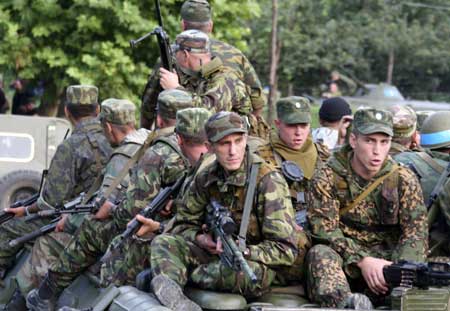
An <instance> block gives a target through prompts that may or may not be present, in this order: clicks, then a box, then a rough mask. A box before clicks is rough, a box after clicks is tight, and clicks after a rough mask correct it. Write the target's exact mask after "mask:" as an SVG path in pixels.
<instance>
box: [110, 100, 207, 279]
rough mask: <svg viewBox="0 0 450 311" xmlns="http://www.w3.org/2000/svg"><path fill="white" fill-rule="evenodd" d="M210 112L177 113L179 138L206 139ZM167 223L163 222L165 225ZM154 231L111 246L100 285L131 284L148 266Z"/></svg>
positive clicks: (193, 109) (202, 109) (186, 184)
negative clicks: (114, 246) (180, 136)
mask: <svg viewBox="0 0 450 311" xmlns="http://www.w3.org/2000/svg"><path fill="white" fill-rule="evenodd" d="M209 116H210V113H209V111H208V110H206V109H204V108H187V109H183V110H180V111H178V112H177V123H176V128H175V131H176V132H177V134H179V135H182V137H188V138H193V139H198V140H200V141H202V140H205V137H204V136H205V131H204V125H205V122H206V120H207V119H208V118H209ZM196 171H197V168H196V167H193V168H191V170H190V171H189V176H188V177H187V178H186V180H185V182H184V185H183V187H182V190H181V191H180V192H179V193H178V195H177V198H176V199H175V201H174V203H173V205H172V211H176V207H177V205H178V202H179V200H181V198H182V196H183V194H184V191H185V189H186V188H187V187H188V185H189V183H190V180H191V178H192V177H193V175H194V174H195V173H196ZM166 225H167V222H166V224H165V225H163V226H166ZM155 234H156V233H152V234H150V235H149V236H148V237H143V238H138V237H136V236H135V237H133V238H132V239H129V240H127V241H125V242H124V244H123V245H122V248H121V249H119V250H114V249H113V247H112V246H113V245H114V244H115V241H114V240H113V242H112V243H111V245H110V249H109V250H110V251H112V254H113V256H111V258H109V259H108V260H104V261H103V264H102V269H101V279H102V284H103V286H107V285H109V284H110V283H114V284H115V285H116V286H121V285H134V283H135V279H136V276H137V274H138V273H139V272H141V271H143V270H145V269H147V268H149V267H150V262H149V261H150V254H151V247H150V243H151V241H152V239H153V237H154V235H155Z"/></svg>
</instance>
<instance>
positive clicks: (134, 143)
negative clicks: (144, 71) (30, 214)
mask: <svg viewBox="0 0 450 311" xmlns="http://www.w3.org/2000/svg"><path fill="white" fill-rule="evenodd" d="M147 135H148V131H147V130H145V129H140V130H138V131H133V132H132V133H130V134H128V135H127V136H126V137H125V139H124V140H123V141H122V143H121V144H120V145H119V146H118V147H117V148H116V149H115V150H114V151H113V154H112V155H111V158H110V160H109V162H108V164H107V165H106V168H105V172H104V174H103V175H104V176H103V182H102V185H101V186H100V189H99V193H98V195H97V197H98V198H100V197H101V196H102V195H103V193H104V192H105V191H106V189H107V188H109V186H110V185H111V183H112V182H113V180H114V179H115V178H116V177H117V176H118V175H119V174H120V172H121V170H122V168H123V167H124V165H125V164H126V163H127V162H128V160H129V159H130V158H131V157H132V156H133V155H134V154H135V152H136V151H137V150H138V149H139V147H140V146H141V145H142V144H143V143H144V141H145V139H146V137H147ZM128 182H129V176H125V178H124V179H123V180H122V182H121V183H120V184H119V185H118V186H117V189H116V190H115V191H113V192H112V193H111V195H110V197H109V199H108V200H109V201H110V202H116V201H120V200H122V197H123V195H124V192H125V191H126V189H127V187H128ZM77 216H81V217H69V218H68V219H67V220H66V223H65V227H64V231H65V232H58V233H57V232H52V233H50V234H47V235H44V236H41V237H39V238H38V239H37V240H36V242H35V243H34V245H33V248H32V251H31V256H30V258H29V259H28V260H27V261H26V263H25V265H24V266H23V267H22V268H21V270H19V272H18V275H17V282H18V284H19V287H20V288H21V291H22V293H23V294H24V295H26V294H27V293H28V292H29V291H30V290H31V289H33V288H35V287H37V286H39V283H40V282H41V281H42V280H43V278H44V277H45V274H46V272H47V270H48V268H49V266H50V264H51V263H53V262H56V261H57V259H58V257H59V255H60V254H61V253H62V252H63V250H64V248H65V247H66V246H67V245H68V244H69V242H70V240H71V238H72V237H73V235H74V234H75V231H76V230H78V228H79V227H80V226H81V222H82V221H83V219H84V217H85V216H84V215H81V214H80V215H77Z"/></svg>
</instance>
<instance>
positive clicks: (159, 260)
mask: <svg viewBox="0 0 450 311" xmlns="http://www.w3.org/2000/svg"><path fill="white" fill-rule="evenodd" d="M205 130H206V134H207V137H208V141H209V144H208V145H209V147H208V148H209V150H210V152H211V153H213V154H215V155H216V160H215V161H214V162H212V163H211V164H209V165H207V166H206V167H205V168H204V169H202V170H201V171H200V172H199V174H198V175H196V176H195V177H194V180H193V181H192V183H191V184H190V187H189V189H188V190H187V192H186V194H185V195H184V197H183V202H182V204H180V205H179V206H178V209H177V213H176V215H175V224H174V229H173V231H172V234H163V235H159V236H157V237H156V238H155V239H154V240H153V243H152V254H151V266H152V270H153V275H154V278H153V279H152V282H151V287H152V290H153V292H154V293H155V295H156V296H157V297H158V299H159V301H160V302H161V303H162V304H163V305H165V306H167V307H169V308H170V309H173V310H201V309H200V308H199V307H198V306H197V305H196V304H195V303H194V302H192V301H190V300H188V299H187V298H186V297H184V295H183V294H182V288H183V287H184V286H185V285H186V283H187V281H188V279H189V280H190V281H192V282H193V283H194V284H196V285H197V286H199V287H200V288H203V289H210V290H221V291H233V292H239V293H242V294H245V295H259V294H261V293H262V292H264V291H265V290H267V289H268V287H269V286H270V284H272V283H274V282H276V280H275V279H276V277H277V273H276V270H277V268H279V267H281V266H287V265H291V264H292V263H293V262H294V258H295V256H296V254H297V247H296V245H297V241H295V235H294V221H295V220H294V212H293V209H292V203H291V201H290V200H289V192H288V187H287V185H286V182H285V181H284V179H283V177H282V176H281V174H280V173H278V171H277V170H276V169H275V168H273V167H272V166H270V165H269V164H267V163H265V162H264V161H263V160H262V159H261V158H259V157H258V156H256V155H255V154H250V153H248V152H246V151H245V150H246V142H247V129H246V126H245V124H244V122H243V120H242V118H241V117H239V115H237V114H236V113H233V112H219V113H217V114H215V115H213V116H212V117H211V118H210V119H209V120H208V121H207V123H206V125H205ZM255 165H256V167H257V166H258V165H259V166H260V167H259V170H258V173H257V174H256V175H254V176H257V178H256V181H255V182H254V183H252V181H251V180H249V179H248V176H249V172H248V171H249V170H251V171H253V169H254V167H255ZM248 184H250V185H248ZM252 184H253V189H254V190H256V193H257V194H256V196H255V197H254V199H251V200H250V201H249V202H250V204H249V205H247V206H246V207H244V193H245V192H246V188H250V187H252ZM247 186H248V187H247ZM247 191H248V189H247ZM212 199H214V200H216V201H217V202H219V203H220V204H221V205H223V206H225V207H226V208H227V209H228V211H229V212H230V213H231V217H232V218H233V219H234V220H235V221H236V223H237V225H239V223H240V222H241V220H242V217H243V209H250V210H249V212H250V216H249V218H246V219H248V220H249V223H248V233H246V234H245V235H246V236H247V242H248V244H247V247H246V249H245V250H244V251H243V254H244V256H245V258H246V259H247V262H248V264H249V266H250V267H251V268H252V269H253V271H254V273H255V275H256V277H257V281H256V283H253V282H252V281H251V280H250V278H249V277H248V276H247V275H242V273H239V272H236V271H234V270H232V269H230V268H228V267H227V266H226V265H224V264H223V263H222V262H221V261H220V259H219V257H218V256H217V254H219V253H220V252H221V251H222V250H221V242H219V241H220V240H219V241H217V243H216V242H215V241H214V239H213V237H212V235H211V233H208V232H207V231H205V229H206V228H205V226H204V225H205V218H206V217H207V214H208V210H209V204H210V202H211V200H212ZM245 201H247V200H245ZM253 202H254V203H253ZM245 235H244V237H245ZM188 271H189V272H188Z"/></svg>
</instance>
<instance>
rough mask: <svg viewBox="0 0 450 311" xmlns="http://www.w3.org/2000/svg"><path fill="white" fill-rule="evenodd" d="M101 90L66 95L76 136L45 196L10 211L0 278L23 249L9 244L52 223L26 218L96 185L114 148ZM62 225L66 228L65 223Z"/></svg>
mask: <svg viewBox="0 0 450 311" xmlns="http://www.w3.org/2000/svg"><path fill="white" fill-rule="evenodd" d="M97 97H98V89H97V88H96V87H95V86H89V85H72V86H69V87H68V88H67V91H66V106H65V107H64V111H65V114H66V117H67V118H68V119H69V120H70V122H71V123H72V125H73V126H74V128H75V129H74V131H73V133H72V135H71V136H70V137H69V138H68V139H66V140H65V141H64V142H62V143H61V144H60V145H59V146H58V149H57V150H56V152H55V155H54V157H53V159H52V162H51V164H50V167H49V170H48V176H47V178H46V181H45V184H44V187H43V190H42V192H41V196H40V197H39V199H38V201H37V202H36V203H35V204H33V205H32V206H29V207H26V208H25V207H23V206H21V207H18V208H8V209H6V211H7V212H12V213H14V214H15V215H16V218H14V219H12V220H10V221H8V222H6V223H4V224H2V225H1V226H0V237H1V241H2V242H3V243H1V244H0V271H1V272H0V274H1V277H3V276H4V275H5V272H6V270H7V269H8V268H9V267H10V266H11V264H12V263H13V262H14V259H15V257H16V254H17V252H18V251H19V250H20V249H21V247H20V246H17V247H9V245H8V243H7V242H8V241H10V240H12V239H15V238H17V237H20V236H22V235H25V234H28V233H30V232H32V231H34V230H37V229H39V228H40V227H42V226H44V225H46V224H48V223H49V220H48V219H36V220H33V221H28V222H25V221H24V220H23V218H18V217H22V216H24V215H26V214H29V213H30V212H36V211H38V210H45V209H55V208H56V207H58V206H60V205H62V204H63V203H64V202H65V201H66V200H69V199H72V198H74V197H76V196H77V195H79V194H80V193H81V192H88V190H89V188H90V187H91V184H92V181H93V180H95V177H96V176H97V175H99V174H100V173H101V170H102V169H103V167H104V166H105V165H106V162H107V161H108V158H109V157H110V155H111V152H112V149H111V146H110V144H109V142H108V140H107V139H106V137H105V135H104V134H103V130H102V127H101V124H100V122H99V121H98V119H97V118H96V116H97V114H98V111H99V106H98V104H97ZM59 225H61V226H63V223H62V222H61V223H60V224H59Z"/></svg>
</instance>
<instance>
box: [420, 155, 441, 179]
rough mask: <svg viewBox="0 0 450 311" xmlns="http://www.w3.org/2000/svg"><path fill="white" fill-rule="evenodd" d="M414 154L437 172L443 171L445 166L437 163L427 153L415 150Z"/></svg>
mask: <svg viewBox="0 0 450 311" xmlns="http://www.w3.org/2000/svg"><path fill="white" fill-rule="evenodd" d="M416 154H417V155H418V156H419V157H420V158H421V159H422V160H424V161H425V162H427V164H428V165H429V166H431V167H432V168H433V169H434V170H435V171H436V172H438V173H439V174H442V173H443V172H444V171H445V167H442V166H441V165H439V163H437V162H436V161H435V160H434V159H433V158H432V157H431V156H430V155H429V154H428V153H426V152H423V151H421V152H416Z"/></svg>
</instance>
